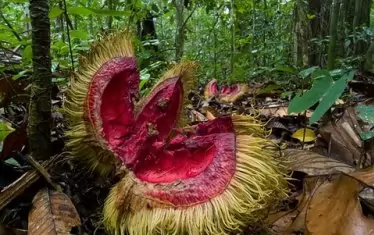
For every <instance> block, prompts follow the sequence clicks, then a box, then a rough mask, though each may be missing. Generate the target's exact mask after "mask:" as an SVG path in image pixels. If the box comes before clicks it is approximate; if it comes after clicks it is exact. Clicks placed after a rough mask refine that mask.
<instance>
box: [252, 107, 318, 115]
mask: <svg viewBox="0 0 374 235" xmlns="http://www.w3.org/2000/svg"><path fill="white" fill-rule="evenodd" d="M259 112H260V114H261V115H263V116H266V117H284V116H298V115H299V114H298V113H288V106H287V105H273V106H268V107H264V108H262V109H259ZM312 114H313V112H312V111H310V110H307V111H306V113H305V115H306V117H308V118H310V117H311V116H312ZM300 115H302V116H303V115H304V113H300Z"/></svg>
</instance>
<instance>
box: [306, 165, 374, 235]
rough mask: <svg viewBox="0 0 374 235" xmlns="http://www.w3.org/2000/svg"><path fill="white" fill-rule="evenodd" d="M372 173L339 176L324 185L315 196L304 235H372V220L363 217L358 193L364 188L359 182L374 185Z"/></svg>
mask: <svg viewBox="0 0 374 235" xmlns="http://www.w3.org/2000/svg"><path fill="white" fill-rule="evenodd" d="M373 175H374V172H373V171H372V170H371V171H365V172H358V173H356V172H355V173H352V176H349V175H345V174H341V175H340V176H339V177H338V178H337V179H334V180H333V181H329V182H326V183H325V184H323V185H321V186H320V187H319V188H318V189H317V191H316V192H315V194H314V196H313V198H312V200H311V201H310V203H309V206H308V211H307V214H306V218H305V219H306V220H305V221H306V234H307V235H320V234H323V235H335V234H339V235H368V234H374V219H371V218H368V217H366V216H364V215H363V213H362V210H361V207H360V202H359V200H358V195H359V192H360V191H361V190H362V189H363V188H364V184H363V183H362V182H361V181H359V180H358V179H356V178H354V177H353V176H355V177H357V178H359V179H360V180H367V183H370V184H373V183H374V180H373V178H374V176H373Z"/></svg>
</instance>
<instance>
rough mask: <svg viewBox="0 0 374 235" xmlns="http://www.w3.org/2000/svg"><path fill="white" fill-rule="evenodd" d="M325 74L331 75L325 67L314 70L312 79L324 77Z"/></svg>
mask: <svg viewBox="0 0 374 235" xmlns="http://www.w3.org/2000/svg"><path fill="white" fill-rule="evenodd" d="M326 76H327V77H329V76H331V75H330V72H329V71H328V70H327V69H318V70H316V71H314V72H313V74H312V78H313V79H319V78H322V77H326Z"/></svg>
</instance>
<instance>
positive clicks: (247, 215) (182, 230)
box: [104, 135, 287, 235]
mask: <svg viewBox="0 0 374 235" xmlns="http://www.w3.org/2000/svg"><path fill="white" fill-rule="evenodd" d="M236 149H237V154H236V156H237V166H236V172H235V174H234V176H233V178H232V179H231V182H230V183H229V185H228V187H227V188H226V190H225V191H224V192H223V193H222V194H220V195H217V196H216V197H214V198H212V199H211V200H210V201H208V202H205V203H201V204H197V205H193V206H190V207H185V208H178V207H173V206H172V205H168V204H165V203H162V202H159V201H156V200H155V199H152V198H146V197H145V196H144V194H143V193H142V192H144V191H143V190H144V188H148V189H151V188H152V184H150V183H146V182H141V181H139V180H138V179H137V178H136V177H135V176H134V175H133V174H132V173H130V174H128V175H127V176H125V177H124V178H123V179H122V180H121V181H120V182H119V183H118V184H117V185H116V186H115V187H114V188H113V189H112V190H111V192H110V194H109V196H108V198H107V200H106V202H105V206H104V224H105V226H106V228H107V229H108V230H109V232H110V234H113V235H124V234H130V235H153V234H163V235H170V234H175V235H180V234H189V235H197V234H199V235H200V234H215V235H219V234H222V235H224V234H231V233H233V232H236V233H240V232H242V231H243V230H244V229H245V228H246V227H247V226H248V225H251V224H254V223H261V220H262V219H264V217H266V215H267V213H268V212H269V210H270V209H271V207H272V206H273V205H277V203H278V202H279V201H280V200H281V199H284V198H285V197H286V196H287V181H286V167H285V166H284V164H283V163H282V161H281V160H280V159H278V158H277V157H276V156H278V155H279V153H277V147H276V146H275V145H274V144H272V143H271V142H269V141H268V140H266V139H263V138H256V137H251V136H248V135H239V136H237V138H236ZM234 234H235V233H234Z"/></svg>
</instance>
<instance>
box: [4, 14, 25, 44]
mask: <svg viewBox="0 0 374 235" xmlns="http://www.w3.org/2000/svg"><path fill="white" fill-rule="evenodd" d="M0 17H1V19H2V20H3V21H4V23H5V24H6V25H7V26H8V28H9V29H10V31H11V32H12V33H13V35H14V36H15V37H16V38H17V40H18V41H22V38H21V37H20V36H19V35H18V33H17V32H16V31H15V30H14V28H13V26H12V25H11V24H10V23H9V21H8V20H7V19H6V18H5V16H4V15H3V13H2V12H1V11H0Z"/></svg>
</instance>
